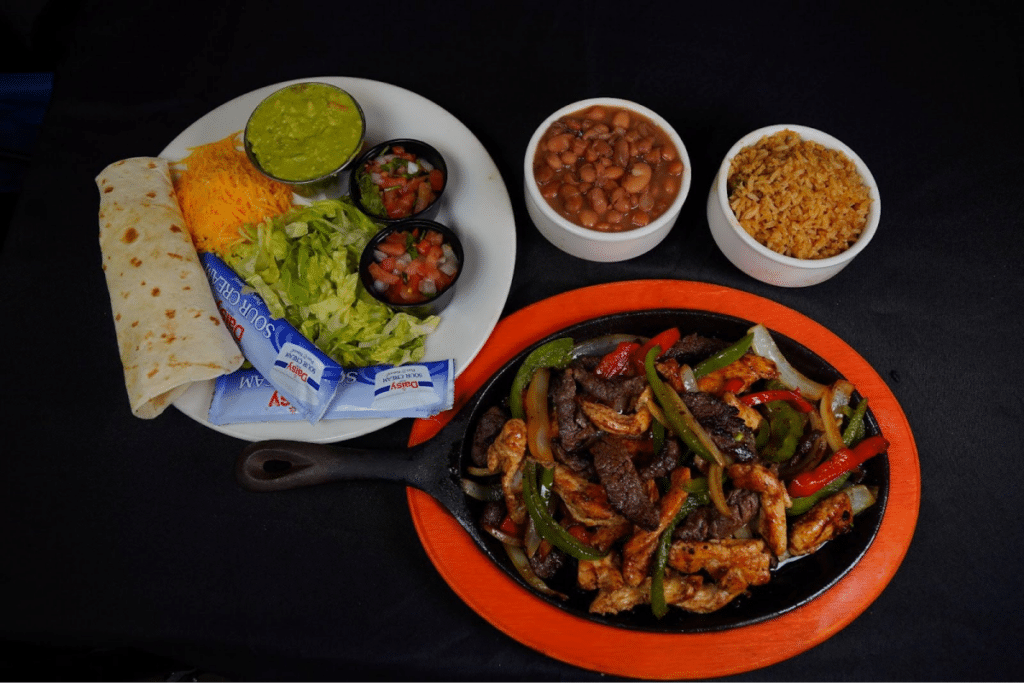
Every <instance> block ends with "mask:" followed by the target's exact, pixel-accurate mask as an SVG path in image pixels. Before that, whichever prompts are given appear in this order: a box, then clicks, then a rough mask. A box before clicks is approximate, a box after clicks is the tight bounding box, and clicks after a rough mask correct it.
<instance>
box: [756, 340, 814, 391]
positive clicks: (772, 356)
mask: <svg viewBox="0 0 1024 683" xmlns="http://www.w3.org/2000/svg"><path fill="white" fill-rule="evenodd" d="M749 332H752V333H753V335H754V340H753V341H752V342H751V344H750V348H752V349H753V350H754V353H756V354H757V355H759V356H761V357H763V358H767V359H769V360H771V361H772V362H774V363H775V367H776V368H778V370H779V380H780V381H781V382H782V383H783V384H785V385H786V386H787V387H788V388H790V389H797V390H799V391H800V394H801V395H802V396H803V397H804V398H806V399H808V400H811V401H817V400H818V399H819V398H821V392H822V391H824V389H825V385H824V384H819V383H818V382H815V381H814V380H812V379H810V378H808V377H805V376H804V375H803V374H802V373H801V372H800V371H799V370H797V369H796V368H794V367H793V366H792V365H790V363H789V361H788V360H786V357H785V356H784V355H782V350H781V349H779V347H778V345H777V344H776V343H775V340H774V339H772V335H771V333H770V332H769V331H768V328H766V327H765V326H764V325H761V324H758V325H754V326H753V327H751V328H750V330H749Z"/></svg>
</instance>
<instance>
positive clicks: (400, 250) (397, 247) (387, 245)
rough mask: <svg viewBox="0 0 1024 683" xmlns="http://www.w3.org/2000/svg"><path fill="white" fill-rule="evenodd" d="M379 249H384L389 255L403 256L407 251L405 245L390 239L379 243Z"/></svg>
mask: <svg viewBox="0 0 1024 683" xmlns="http://www.w3.org/2000/svg"><path fill="white" fill-rule="evenodd" d="M377 249H378V251H382V252H384V253H385V254H388V255H389V256H401V255H402V254H404V253H405V245H404V244H399V243H396V242H392V241H390V240H383V241H381V242H380V243H378V244H377Z"/></svg>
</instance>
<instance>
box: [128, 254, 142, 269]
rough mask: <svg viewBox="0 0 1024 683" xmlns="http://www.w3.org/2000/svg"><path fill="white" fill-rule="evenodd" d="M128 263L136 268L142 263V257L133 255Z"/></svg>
mask: <svg viewBox="0 0 1024 683" xmlns="http://www.w3.org/2000/svg"><path fill="white" fill-rule="evenodd" d="M130 263H131V264H132V265H133V266H135V267H136V268H138V267H139V266H141V265H142V259H140V258H139V257H138V256H133V257H132V260H131V261H130Z"/></svg>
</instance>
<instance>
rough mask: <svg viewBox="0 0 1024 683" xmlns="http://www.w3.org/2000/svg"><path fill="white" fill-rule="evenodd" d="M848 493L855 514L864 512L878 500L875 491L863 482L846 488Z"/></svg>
mask: <svg viewBox="0 0 1024 683" xmlns="http://www.w3.org/2000/svg"><path fill="white" fill-rule="evenodd" d="M846 495H848V496H849V497H850V506H851V507H852V508H853V514H854V515H859V514H860V513H862V512H864V511H865V510H867V509H868V508H869V507H871V506H872V505H874V504H875V501H877V500H878V496H877V495H876V494H875V492H874V491H872V490H871V488H870V487H867V486H864V485H863V484H855V485H854V486H851V487H850V488H848V489H846Z"/></svg>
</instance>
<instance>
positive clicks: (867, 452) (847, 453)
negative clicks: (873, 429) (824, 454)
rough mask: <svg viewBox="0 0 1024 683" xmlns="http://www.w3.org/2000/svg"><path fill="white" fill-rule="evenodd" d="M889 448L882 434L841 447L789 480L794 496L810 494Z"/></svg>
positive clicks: (789, 489)
mask: <svg viewBox="0 0 1024 683" xmlns="http://www.w3.org/2000/svg"><path fill="white" fill-rule="evenodd" d="M888 449H889V441H888V440H887V439H886V438H885V437H883V436H881V435H876V436H869V437H868V438H866V439H864V440H863V441H861V442H860V443H859V444H857V445H856V446H854V447H853V448H840V449H839V450H838V451H836V452H835V453H833V454H832V457H831V458H829V459H828V460H826V461H825V462H823V463H821V464H820V465H818V466H817V467H815V468H814V469H813V470H810V471H809V472H802V473H800V474H798V475H796V476H795V477H793V479H792V480H791V481H790V482H789V487H788V491H789V495H790V497H792V498H803V497H804V496H809V495H811V494H813V493H815V492H816V491H818V490H819V489H820V488H822V487H823V486H825V485H826V484H828V483H829V482H830V481H832V480H833V479H835V478H836V477H839V476H842V475H843V474H845V473H846V472H849V471H850V470H852V469H854V468H855V467H858V466H860V465H861V464H862V463H864V462H865V461H867V460H869V459H871V458H873V457H875V456H876V455H878V454H880V453H885V452H886V451H887V450H888Z"/></svg>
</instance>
